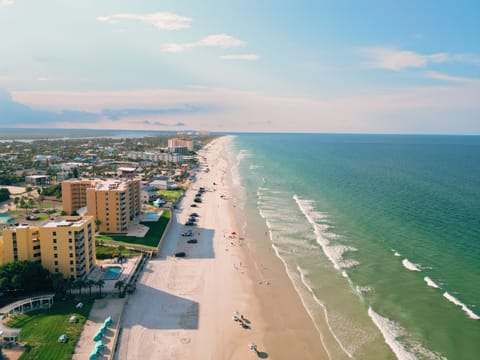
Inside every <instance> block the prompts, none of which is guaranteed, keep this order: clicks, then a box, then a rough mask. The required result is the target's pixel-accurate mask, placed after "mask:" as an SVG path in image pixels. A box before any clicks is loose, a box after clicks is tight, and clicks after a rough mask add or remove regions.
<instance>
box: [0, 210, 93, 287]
mask: <svg viewBox="0 0 480 360" xmlns="http://www.w3.org/2000/svg"><path fill="white" fill-rule="evenodd" d="M94 226H95V224H94V220H93V217H92V216H85V217H78V216H75V217H71V216H70V217H59V218H57V219H55V220H48V221H47V222H45V223H43V224H41V225H38V226H30V225H17V226H8V227H6V228H4V229H3V237H2V239H1V241H0V263H1V264H4V263H7V262H11V261H21V260H29V261H37V262H40V263H41V264H42V266H43V267H44V268H46V269H48V270H49V271H50V272H52V273H59V272H60V273H62V274H63V276H64V277H65V278H72V279H76V278H83V277H85V276H86V275H88V274H90V271H91V270H92V269H93V267H94V266H95V240H94Z"/></svg>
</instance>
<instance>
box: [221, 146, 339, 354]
mask: <svg viewBox="0 0 480 360" xmlns="http://www.w3.org/2000/svg"><path fill="white" fill-rule="evenodd" d="M230 141H231V140H230ZM230 166H232V164H230ZM234 176H238V177H239V176H240V174H239V173H237V174H235V175H232V174H231V173H230V175H229V176H228V180H229V185H228V186H229V188H230V189H231V190H232V191H234V193H235V194H239V193H240V194H241V193H242V192H243V191H245V189H244V188H243V186H242V185H241V179H240V178H239V179H235V180H237V181H234V179H233V177H234ZM236 184H239V185H236ZM240 197H242V198H241V199H240V198H239V196H238V195H237V196H236V197H235V198H234V199H233V200H234V201H233V203H234V204H233V205H234V206H233V208H232V209H231V210H232V213H233V214H234V216H235V218H236V219H241V221H243V222H244V224H243V230H244V232H245V239H246V240H245V244H246V246H244V248H243V249H242V250H243V251H242V253H243V254H242V256H243V259H244V261H245V262H246V264H247V274H248V275H247V276H248V277H249V280H250V282H251V283H252V287H251V289H252V290H251V291H252V293H253V294H254V298H255V300H256V302H257V304H256V305H255V307H257V308H258V309H256V310H257V311H259V316H260V319H259V322H260V323H261V324H262V330H263V334H262V340H263V343H264V345H265V347H266V349H268V353H269V355H270V356H271V357H272V358H298V357H301V358H302V359H329V358H330V356H329V353H328V350H327V349H326V348H325V346H324V344H323V340H322V335H321V333H320V331H319V330H318V329H317V328H316V326H315V324H314V322H313V319H312V318H311V317H310V315H309V314H308V310H307V309H306V308H305V306H304V304H303V302H302V299H301V297H300V294H298V292H297V290H296V289H295V287H294V284H293V282H292V279H291V278H290V277H289V275H288V272H287V268H286V267H285V264H284V263H283V261H282V259H281V258H280V257H278V255H277V254H276V253H275V249H274V247H273V244H272V242H271V240H270V237H269V229H268V227H267V224H266V223H265V220H264V219H263V218H262V217H261V216H260V214H258V215H257V216H258V217H257V219H258V220H259V221H258V223H255V224H252V223H250V224H248V220H247V218H246V216H245V215H244V212H245V208H242V207H240V206H236V205H237V204H241V203H243V206H244V207H246V206H247V204H246V198H245V194H244V193H243V194H242V195H240ZM257 211H258V209H257ZM272 300H273V301H272Z"/></svg>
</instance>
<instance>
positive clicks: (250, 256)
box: [114, 137, 329, 360]
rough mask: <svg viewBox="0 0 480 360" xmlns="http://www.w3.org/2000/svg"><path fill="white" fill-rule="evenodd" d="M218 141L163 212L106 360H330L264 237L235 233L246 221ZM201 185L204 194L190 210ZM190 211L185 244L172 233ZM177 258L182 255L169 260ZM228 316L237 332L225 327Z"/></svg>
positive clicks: (223, 143) (179, 230)
mask: <svg viewBox="0 0 480 360" xmlns="http://www.w3.org/2000/svg"><path fill="white" fill-rule="evenodd" d="M227 141H231V138H228V137H220V138H218V139H215V140H213V141H212V142H211V143H210V144H208V145H207V146H206V147H205V148H204V149H202V151H201V154H202V155H204V156H205V157H206V159H207V161H206V163H207V164H208V167H209V171H208V172H199V173H197V177H196V181H195V182H193V183H192V184H191V186H190V188H189V189H188V190H187V192H186V194H185V196H184V198H183V199H182V201H181V202H180V203H179V205H178V209H177V210H175V211H173V212H172V224H171V228H170V231H169V233H168V234H167V236H166V237H165V240H164V244H163V246H162V249H161V251H160V254H159V256H158V257H156V258H152V260H150V262H149V263H148V265H147V267H146V269H145V270H144V272H143V274H142V276H141V279H140V281H139V284H138V285H137V290H136V292H135V293H134V294H132V295H131V296H130V297H129V301H128V304H127V305H126V308H125V315H124V317H123V320H122V324H121V327H122V331H121V338H120V339H119V346H118V351H117V353H116V356H115V357H114V358H115V359H119V360H123V359H136V358H142V359H154V358H158V357H159V356H161V357H166V358H169V359H197V358H201V359H239V360H240V359H245V358H246V357H247V356H252V357H258V358H267V357H268V358H279V359H280V358H290V357H291V358H298V357H301V358H302V359H328V358H329V356H328V353H327V352H326V350H325V349H324V348H323V346H322V344H321V340H320V335H319V333H318V332H317V329H316V328H315V326H314V324H313V321H312V319H311V318H310V317H309V315H308V313H307V311H306V309H305V307H304V306H303V304H302V302H301V300H300V297H299V295H298V294H297V292H296V291H295V289H294V287H293V284H292V282H291V281H290V279H289V278H288V275H287V273H286V270H285V268H284V267H283V264H282V263H281V261H280V259H278V258H277V257H276V255H275V254H274V253H273V248H272V247H271V243H270V241H269V239H267V240H268V241H267V242H266V241H263V239H257V238H255V237H253V235H254V234H255V231H250V230H251V229H250V230H249V228H241V227H240V226H241V225H242V220H243V224H245V220H246V218H245V217H244V215H242V214H241V211H242V210H241V209H240V208H239V207H237V206H236V201H237V200H238V198H237V197H236V196H237V194H236V189H235V188H234V185H233V183H232V182H233V179H232V176H231V174H230V173H229V170H230V168H231V166H232V164H230V163H229V162H228V159H227V154H226V144H227ZM235 180H237V179H235ZM214 183H215V185H214ZM201 186H203V187H205V188H206V189H207V192H206V193H205V194H204V196H203V199H202V200H203V201H202V203H201V204H200V206H199V207H198V208H192V207H190V204H193V196H194V194H195V192H196V190H197V189H198V188H199V187H201ZM221 195H224V196H221ZM191 212H197V213H198V214H199V215H200V217H199V222H198V226H195V227H192V228H191V229H192V230H193V232H194V237H195V238H196V239H198V243H197V244H194V245H191V244H188V243H187V242H186V240H187V239H188V238H189V237H183V236H181V235H180V234H181V233H182V232H183V231H184V230H185V229H186V228H188V227H185V226H184V225H183V224H184V223H185V221H186V219H188V214H190V213H191ZM243 232H245V233H243ZM179 251H184V252H185V253H186V254H187V256H186V257H185V258H174V257H172V255H173V254H175V253H176V252H179ZM235 311H238V312H239V313H240V314H242V315H244V316H245V318H246V319H247V320H246V321H245V324H246V325H247V326H246V328H244V327H241V326H239V323H238V322H235V321H233V320H232V315H233V313H234V312H235ZM252 342H254V343H255V344H256V345H257V348H258V353H257V354H256V355H257V356H255V353H254V352H252V351H250V350H249V348H248V347H249V344H250V343H252Z"/></svg>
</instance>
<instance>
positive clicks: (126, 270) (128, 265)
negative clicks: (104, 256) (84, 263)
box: [88, 256, 140, 293]
mask: <svg viewBox="0 0 480 360" xmlns="http://www.w3.org/2000/svg"><path fill="white" fill-rule="evenodd" d="M138 261H140V256H135V257H130V258H128V259H127V260H126V261H125V262H124V263H123V264H117V263H114V262H113V260H111V259H108V260H103V261H98V262H97V266H95V268H94V269H93V271H92V272H91V273H90V275H89V276H88V279H90V280H94V281H98V280H100V279H102V280H104V281H105V286H104V287H103V289H102V291H103V292H106V293H107V292H117V291H118V290H117V289H115V283H116V282H117V281H119V280H123V281H125V282H127V281H128V279H129V278H130V276H131V275H132V274H133V272H134V270H135V267H136V266H137V263H138ZM110 266H121V267H122V269H123V270H122V273H121V274H120V276H119V277H118V278H116V279H112V280H108V279H104V278H103V276H104V275H105V271H106V268H107V267H110Z"/></svg>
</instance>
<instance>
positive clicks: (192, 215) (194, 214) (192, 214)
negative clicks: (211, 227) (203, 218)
mask: <svg viewBox="0 0 480 360" xmlns="http://www.w3.org/2000/svg"><path fill="white" fill-rule="evenodd" d="M199 216H200V215H198V214H197V213H195V212H194V213H191V214H190V217H199Z"/></svg>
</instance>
